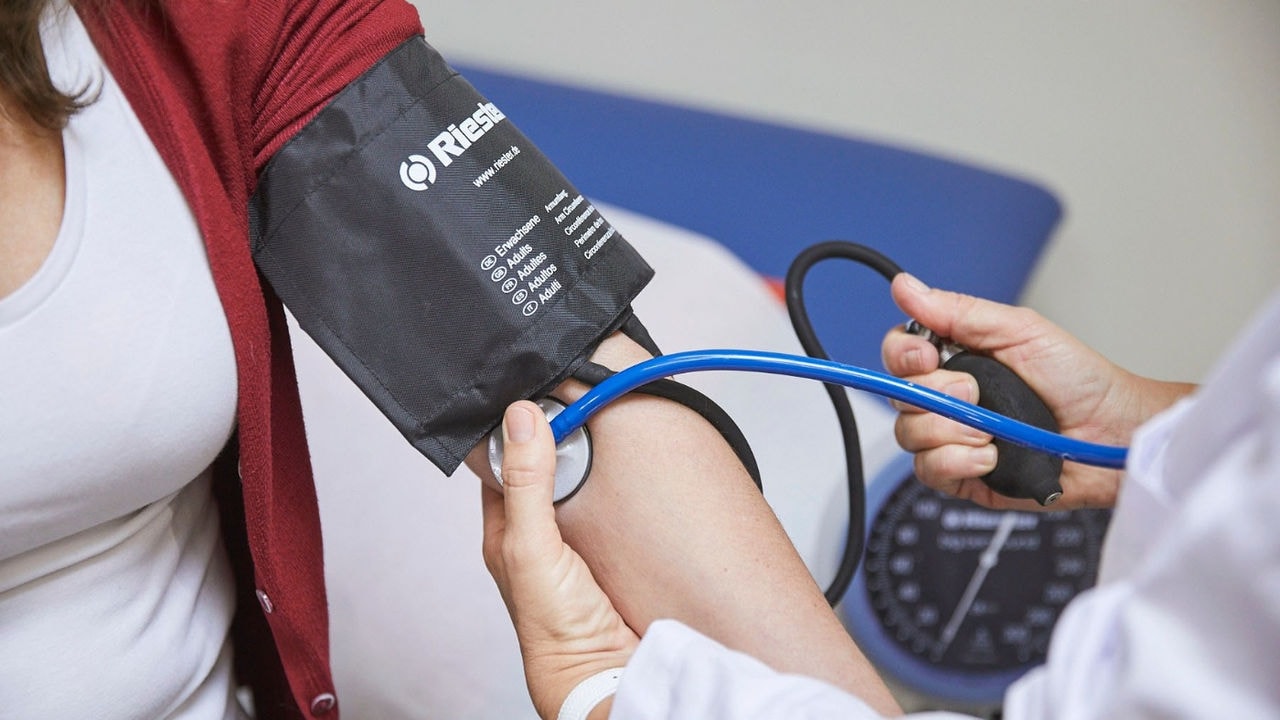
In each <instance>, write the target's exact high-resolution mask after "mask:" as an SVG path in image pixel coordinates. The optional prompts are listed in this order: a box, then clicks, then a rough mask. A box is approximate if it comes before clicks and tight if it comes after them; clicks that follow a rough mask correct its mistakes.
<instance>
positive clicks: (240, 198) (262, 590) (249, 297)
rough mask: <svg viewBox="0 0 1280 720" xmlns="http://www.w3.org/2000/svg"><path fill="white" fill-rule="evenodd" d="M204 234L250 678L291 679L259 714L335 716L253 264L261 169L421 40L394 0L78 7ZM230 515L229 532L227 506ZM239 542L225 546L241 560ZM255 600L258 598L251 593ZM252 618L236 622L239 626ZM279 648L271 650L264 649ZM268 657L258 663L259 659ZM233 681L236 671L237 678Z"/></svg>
mask: <svg viewBox="0 0 1280 720" xmlns="http://www.w3.org/2000/svg"><path fill="white" fill-rule="evenodd" d="M76 9H77V12H78V13H79V14H80V16H81V18H82V20H83V21H84V23H85V26H86V27H87V29H88V30H89V33H90V36H91V37H92V38H93V41H94V44H95V46H96V47H97V48H98V50H99V52H100V53H101V55H102V56H103V59H104V61H105V62H106V64H107V67H108V68H109V69H110V70H111V73H112V75H113V76H114V77H115V79H116V81H117V82H118V83H119V85H120V87H121V89H122V90H123V92H124V94H125V96H126V97H127V98H128V99H129V102H130V104H131V105H132V107H133V109H134V112H135V113H137V115H138V117H139V119H140V120H141V122H142V124H143V126H144V128H146V130H147V133H148V134H149V136H150V138H151V140H152V142H153V143H154V144H155V145H156V148H157V150H158V151H159V153H160V155H161V157H163V158H164V160H165V163H166V164H167V166H168V168H169V170H170V171H171V172H172V173H173V175H174V177H175V179H176V180H177V182H178V185H179V186H180V187H181V188H182V191H183V194H184V196H185V197H186V199H187V202H188V204H189V206H190V208H191V211H192V213H193V214H194V216H195V218H196V222H197V224H198V225H199V227H200V230H201V232H202V233H203V235H204V240H205V245H206V248H207V251H208V256H209V263H210V266H211V268H212V270H213V275H214V282H215V284H216V286H217V288H218V293H219V296H220V298H221V300H222V304H223V307H224V310H225V312H226V315H227V320H228V324H229V326H230V328H231V336H232V342H233V344H234V346H235V355H236V363H237V374H238V379H239V397H238V411H237V416H238V431H237V435H238V440H239V463H238V475H239V479H240V480H239V482H237V478H236V477H235V476H234V474H233V476H232V477H231V478H230V486H231V487H232V489H233V491H234V490H235V486H236V485H239V491H240V492H238V493H233V494H236V495H240V497H239V498H237V499H239V500H242V501H243V518H242V519H243V524H242V525H241V529H240V532H241V533H242V537H241V538H239V539H240V540H241V542H242V543H243V542H245V541H247V546H248V553H247V554H248V555H249V556H251V558H252V562H251V564H250V563H245V564H243V566H242V567H243V568H244V569H246V570H247V571H248V572H246V573H244V574H243V576H242V577H241V578H239V580H240V583H241V587H240V588H239V590H240V591H241V593H242V597H244V598H246V599H248V600H249V603H247V604H248V605H251V606H252V607H251V608H248V609H249V610H251V612H249V613H247V614H246V613H245V612H243V611H245V610H246V603H242V604H241V611H242V612H241V613H239V614H238V617H237V632H238V633H239V632H240V631H242V630H243V629H244V627H245V626H246V624H247V626H250V627H252V626H254V625H256V626H258V627H260V628H267V627H269V631H270V632H269V633H266V632H263V633H260V634H259V636H260V637H261V638H262V640H260V641H255V640H253V639H252V637H251V635H242V634H238V635H237V638H236V639H237V643H238V648H237V650H238V651H240V652H238V653H237V654H238V655H240V656H241V657H242V658H243V657H245V656H246V655H248V656H258V665H257V666H256V667H254V668H252V670H253V671H254V674H256V675H257V678H256V679H257V680H258V681H259V683H258V684H259V685H261V684H262V682H261V681H262V679H263V678H265V677H272V676H274V677H276V678H277V679H280V678H283V679H286V680H287V686H288V687H287V689H286V688H280V689H281V690H283V691H284V692H283V693H280V694H278V695H277V698H278V700H279V701H282V704H278V703H277V701H271V700H265V701H264V699H265V698H266V697H267V696H263V695H261V694H259V705H258V716H259V717H260V718H264V719H265V718H273V717H288V718H295V717H311V716H320V715H324V716H325V717H327V718H333V717H336V715H337V713H336V707H335V704H336V701H335V700H334V699H333V692H334V690H333V681H332V678H331V674H330V670H329V637H328V612H327V604H326V599H325V591H324V572H323V552H322V547H321V542H320V522H319V513H318V509H317V506H316V498H315V490H314V485H313V483H312V479H311V468H310V460H309V456H308V453H307V449H306V440H305V435H304V432H303V428H302V413H301V407H300V404H299V400H298V394H297V384H296V380H295V377H294V373H293V365H292V354H291V350H290V347H289V340H288V332H287V328H286V327H285V324H284V319H283V317H284V316H283V311H282V309H281V308H280V305H279V303H278V301H276V300H275V299H274V297H273V296H272V295H271V293H270V290H269V289H268V288H266V287H264V286H263V285H262V284H261V283H260V281H259V279H258V275H257V272H256V270H255V268H254V266H253V262H252V258H251V256H250V249H249V238H248V199H249V197H250V195H251V194H252V193H253V190H254V186H255V182H256V178H257V174H258V172H259V171H260V170H261V169H262V167H263V166H264V165H265V163H266V162H267V161H268V160H269V159H270V157H271V155H272V153H274V152H275V151H276V150H278V149H279V148H280V147H281V146H282V145H283V144H284V143H286V142H287V141H288V140H289V138H290V137H292V136H293V134H294V133H296V132H297V131H298V130H299V129H300V128H301V127H302V126H303V125H305V124H306V123H307V122H308V121H309V120H310V119H311V118H312V117H313V116H314V115H315V114H316V113H317V112H318V111H319V110H320V109H321V108H322V107H323V106H324V105H325V103H326V102H328V100H329V99H330V98H331V97H333V96H334V95H335V94H336V93H337V92H338V91H339V90H341V89H342V88H343V87H345V86H346V85H347V84H349V83H350V82H352V81H353V80H355V79H356V78H357V77H358V76H359V75H360V74H362V73H363V72H364V71H365V70H367V69H368V68H369V67H371V66H372V65H373V64H374V63H376V62H377V61H378V60H379V59H380V58H382V57H383V56H385V55H386V54H387V53H389V52H390V51H391V50H392V49H394V48H395V47H396V46H398V45H399V44H400V43H402V42H403V41H404V40H406V39H408V38H410V37H412V36H414V35H418V34H421V31H422V29H421V25H420V22H419V20H418V15H417V12H416V11H415V10H414V9H413V8H412V6H410V5H408V4H407V3H405V2H403V1H402V0H394V1H387V2H379V1H372V0H348V1H340V0H252V1H249V0H241V1H240V2H232V1H219V2H184V1H182V0H126V1H123V2H113V3H104V2H82V3H79V4H77V6H76ZM228 515H230V516H232V517H230V518H229V520H230V521H231V522H230V523H228V522H226V520H224V525H228V524H230V525H237V524H239V520H241V517H239V513H238V512H235V511H233V512H231V513H228ZM235 534H236V533H235V532H231V533H229V536H228V538H227V542H228V546H229V548H230V549H231V552H232V555H233V558H234V556H235V555H236V554H237V553H236V550H237V547H236V546H237V538H236V537H233V535H235ZM255 597H256V598H257V599H258V601H259V602H253V598H255ZM246 616H247V617H246ZM272 650H274V651H275V652H271V651H272ZM264 654H266V655H268V656H270V659H271V660H272V661H274V660H275V658H276V656H277V654H278V659H279V663H275V662H263V661H262V659H261V656H262V655H264ZM240 669H241V670H242V671H243V670H244V667H243V666H242V667H241V668H240Z"/></svg>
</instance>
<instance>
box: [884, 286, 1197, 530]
mask: <svg viewBox="0 0 1280 720" xmlns="http://www.w3.org/2000/svg"><path fill="white" fill-rule="evenodd" d="M892 292H893V298H894V301H895V302H897V304H898V306H899V307H900V308H902V310H903V311H905V312H906V313H907V314H908V315H909V316H911V317H913V318H915V319H916V320H919V321H920V322H921V323H922V324H923V325H924V326H925V327H928V328H929V329H931V330H933V331H934V332H935V333H937V334H938V335H940V336H943V337H948V338H951V339H952V340H953V341H954V342H957V343H959V344H961V345H964V346H965V347H967V348H969V349H970V350H973V351H976V352H981V353H984V354H987V355H990V356H992V357H994V358H995V359H996V360H999V361H1000V362H1002V363H1004V364H1005V365H1007V366H1008V367H1009V368H1010V369H1012V370H1013V371H1014V372H1015V373H1017V374H1018V375H1019V376H1021V377H1022V379H1023V380H1024V381H1026V383H1027V384H1028V385H1029V386H1030V387H1031V389H1032V390H1034V391H1035V392H1036V394H1038V395H1039V396H1040V397H1041V399H1043V400H1044V402H1045V404H1046V405H1048V406H1049V409H1050V410H1051V411H1052V412H1053V415H1054V417H1055V418H1056V419H1057V421H1058V424H1059V426H1060V429H1061V432H1062V433H1063V434H1064V435H1067V436H1070V437H1074V438H1079V439H1081V440H1087V441H1090V442H1096V443H1105V444H1109V445H1128V444H1129V442H1130V440H1131V439H1132V436H1133V432H1134V430H1135V429H1136V428H1137V427H1138V425H1140V424H1142V423H1143V422H1145V421H1146V420H1147V419H1148V418H1150V417H1151V416H1152V415H1155V414H1156V413H1157V412H1159V411H1161V410H1163V409H1164V408H1166V407H1168V406H1169V405H1172V404H1173V403H1174V402H1175V401H1176V400H1177V399H1178V398H1180V397H1182V396H1183V395H1185V394H1187V393H1189V392H1190V391H1191V390H1192V389H1194V388H1193V386H1191V385H1186V384H1183V383H1165V382H1159V381H1155V380H1149V379H1146V378H1142V377H1139V376H1137V375H1134V374H1132V373H1130V372H1128V371H1126V370H1124V369H1122V368H1120V367H1119V366H1117V365H1115V364H1114V363H1112V362H1111V361H1109V360H1107V359H1106V358H1105V357H1103V356H1102V355H1100V354H1098V353H1097V352H1095V351H1093V350H1092V349H1090V348H1089V347H1087V346H1085V345H1084V344H1083V343H1081V342H1080V341H1079V340H1077V339H1076V338H1075V337H1073V336H1072V335H1070V334H1069V333H1067V332H1066V331H1064V330H1062V329H1061V328H1059V327H1058V326H1056V325H1054V324H1053V323H1051V322H1049V321H1048V320H1046V319H1045V318H1043V317H1041V316H1040V315H1039V314H1038V313H1036V312H1034V311H1032V310H1030V309H1027V308H1020V307H1012V306H1009V305H1002V304H999V303H994V302H990V301H987V300H982V299H979V298H975V297H971V296H968V295H961V294H958V293H952V292H946V291H943V290H937V289H931V288H929V287H927V286H925V285H924V284H923V283H921V282H920V281H919V280H917V279H916V278H914V277H911V276H909V275H907V274H905V273H904V274H901V275H899V276H898V277H897V278H895V279H894V281H893V289H892ZM881 353H882V359H883V361H884V366H885V368H886V369H888V371H889V372H891V373H893V374H894V375H898V376H900V377H903V378H906V379H908V380H911V381H913V382H916V383H919V384H921V385H925V386H927V387H930V388H933V389H935V390H939V391H941V392H944V393H947V394H948V395H953V396H955V397H957V398H960V399H962V400H965V401H968V402H973V403H976V402H977V401H978V386H977V382H976V381H975V380H974V379H973V376H971V375H969V374H967V373H960V372H952V371H947V370H941V369H939V368H938V352H937V350H936V349H935V348H934V347H933V345H931V344H930V343H929V342H928V341H926V340H925V339H924V338H921V337H918V336H915V335H910V334H908V333H906V332H905V331H903V330H902V329H901V328H896V329H894V330H892V331H890V332H889V334H888V335H886V336H885V339H884V342H883V345H882V346H881ZM895 407H897V409H898V410H899V415H898V419H897V422H896V424H895V427H894V431H895V434H896V436H897V439H898V444H900V445H901V446H902V447H903V448H904V449H905V450H907V451H910V452H913V453H916V456H915V471H916V475H917V477H919V478H920V480H921V481H923V482H924V483H925V484H927V485H929V486H931V487H934V488H937V489H938V490H941V491H943V492H946V493H949V494H951V495H955V496H957V497H961V498H966V499H969V500H972V501H973V502H976V503H978V504H980V505H985V506H987V507H992V508H1001V509H1004V508H1016V509H1026V510H1033V509H1040V506H1039V505H1038V504H1037V503H1035V502H1034V501H1031V500H1014V499H1011V498H1008V497H1004V496H1002V495H999V494H997V493H995V492H993V491H992V490H991V489H990V488H988V487H987V486H986V485H984V484H983V483H982V481H981V480H979V479H978V477H979V476H981V475H985V474H986V473H988V472H990V471H991V469H992V468H994V467H995V463H996V448H995V446H994V445H992V444H991V436H990V435H987V434H985V433H982V432H980V431H977V430H972V429H970V428H967V427H965V426H963V425H961V424H959V423H957V422H953V421H951V420H947V419H946V418H943V417H941V416H938V415H934V414H932V413H926V412H923V411H921V410H919V409H917V408H915V407H911V406H907V405H905V404H902V403H895ZM1120 478H1121V474H1120V472H1119V471H1116V470H1106V469H1102V468H1094V467H1089V466H1085V465H1080V464H1077V463H1072V462H1066V463H1064V464H1063V469H1062V478H1061V483H1062V488H1063V495H1062V499H1060V500H1059V501H1058V502H1057V503H1055V504H1053V505H1052V506H1050V508H1049V509H1051V510H1061V509H1069V508H1078V507H1110V506H1111V505H1113V504H1114V503H1115V499H1116V495H1117V493H1118V491H1119V486H1120Z"/></svg>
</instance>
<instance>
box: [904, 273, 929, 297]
mask: <svg viewBox="0 0 1280 720" xmlns="http://www.w3.org/2000/svg"><path fill="white" fill-rule="evenodd" d="M902 282H904V283H906V284H907V287H909V288H911V289H912V290H915V291H916V292H921V293H926V292H929V286H928V285H925V284H924V283H922V282H920V278H918V277H916V276H915V275H912V274H911V273H906V272H904V273H902Z"/></svg>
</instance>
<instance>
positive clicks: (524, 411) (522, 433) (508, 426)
mask: <svg viewBox="0 0 1280 720" xmlns="http://www.w3.org/2000/svg"><path fill="white" fill-rule="evenodd" d="M534 428H535V426H534V424H533V412H532V411H530V410H529V408H527V407H525V406H523V405H519V406H516V407H513V408H508V409H507V416H506V418H504V419H503V421H502V430H503V432H505V433H506V435H507V437H506V439H505V441H506V442H518V443H522V442H529V441H530V440H532V439H533V433H534Z"/></svg>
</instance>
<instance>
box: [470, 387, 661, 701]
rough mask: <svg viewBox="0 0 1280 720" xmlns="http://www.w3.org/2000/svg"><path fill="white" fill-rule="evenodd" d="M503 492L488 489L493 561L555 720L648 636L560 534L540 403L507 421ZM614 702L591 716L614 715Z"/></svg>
mask: <svg viewBox="0 0 1280 720" xmlns="http://www.w3.org/2000/svg"><path fill="white" fill-rule="evenodd" d="M502 433H503V435H502V440H503V459H502V479H503V486H504V488H505V492H504V493H501V494H500V493H498V492H496V491H494V490H491V489H490V488H488V487H487V486H486V487H484V490H483V493H484V496H483V502H484V559H485V564H486V565H487V566H488V568H489V572H490V573H491V574H492V575H493V579H494V580H495V581H496V582H497V583H498V589H499V590H500V591H501V593H502V599H503V601H505V602H506V604H507V610H508V612H510V613H511V621H512V622H513V623H514V624H515V628H516V634H517V635H518V636H519V638H520V652H521V655H522V656H523V658H524V671H525V679H526V681H527V683H528V685H529V695H530V696H531V697H532V698H533V704H534V707H535V708H536V709H537V711H538V714H539V715H540V716H542V717H543V718H554V717H556V714H557V713H558V712H559V711H560V706H561V705H562V704H563V703H564V699H565V698H566V697H567V696H568V694H569V691H570V690H572V689H573V688H574V686H576V685H577V684H578V683H579V682H581V681H582V680H584V679H586V678H587V677H590V676H591V675H594V674H596V673H597V672H600V671H602V670H608V669H610V668H616V667H622V666H624V665H626V663H627V659H628V658H630V657H631V654H632V653H633V652H634V651H635V648H636V645H637V644H639V642H640V639H639V638H638V637H637V636H636V633H635V632H633V631H632V630H631V628H630V627H628V626H627V624H626V623H625V622H624V621H623V619H622V617H621V616H620V615H619V614H618V612H617V611H616V610H615V609H614V607H613V603H612V602H611V601H610V600H609V597H608V596H607V595H605V594H604V591H603V590H601V589H600V586H599V585H598V584H597V583H596V581H595V579H594V578H593V577H592V575H591V571H590V570H588V569H587V565H586V563H584V562H583V561H582V558H581V557H579V556H578V554H577V553H576V552H574V551H573V549H572V548H570V547H569V546H568V545H566V544H565V543H564V541H563V540H562V539H561V537H560V529H559V527H558V526H557V525H556V515H555V508H554V507H553V505H552V503H551V497H552V490H553V483H554V480H553V476H554V474H555V462H556V458H555V442H554V440H553V439H552V435H551V426H550V425H549V424H548V423H547V420H546V416H545V415H544V414H543V413H542V411H541V410H540V409H539V408H538V406H537V405H534V404H533V403H531V402H526V401H521V402H517V403H515V404H513V405H512V406H511V407H509V408H507V412H506V415H505V417H504V418H503V423H502ZM611 705H612V700H606V701H605V702H603V703H601V704H600V705H599V706H597V708H596V710H595V712H593V713H592V715H591V717H592V718H596V717H606V716H607V715H608V710H609V707H610V706H611Z"/></svg>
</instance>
